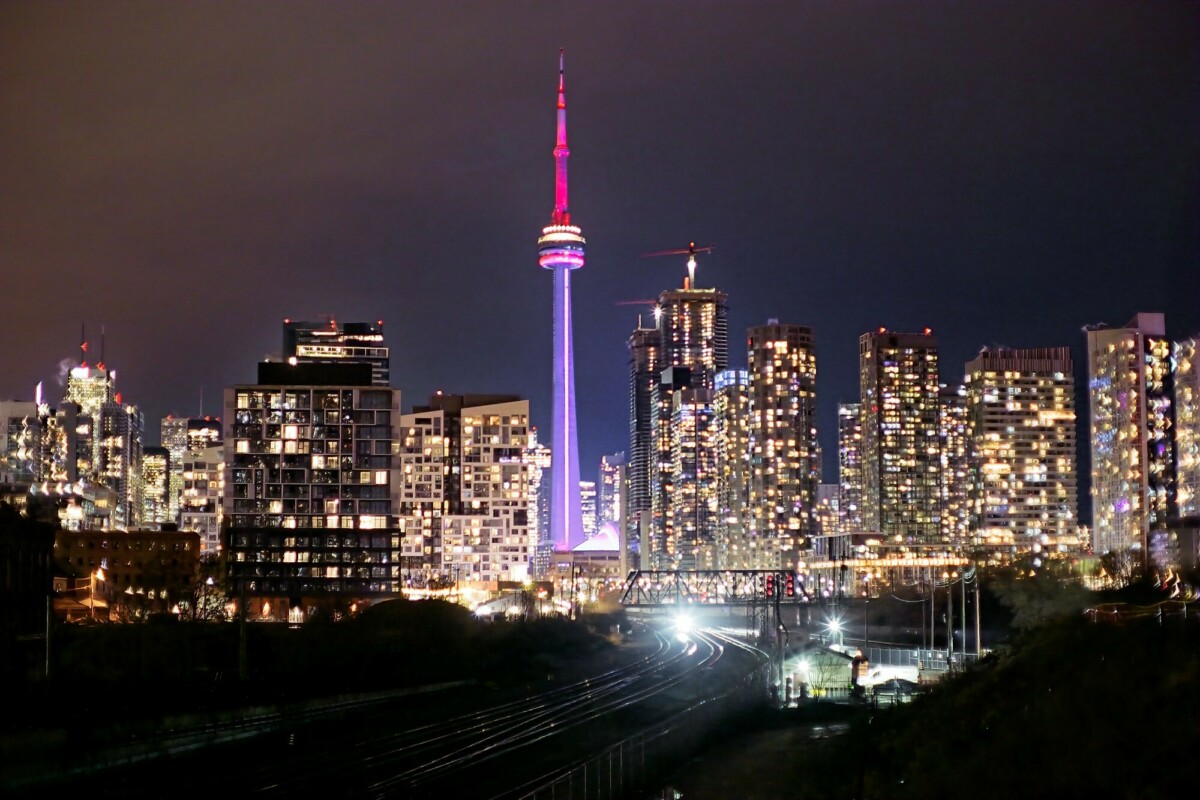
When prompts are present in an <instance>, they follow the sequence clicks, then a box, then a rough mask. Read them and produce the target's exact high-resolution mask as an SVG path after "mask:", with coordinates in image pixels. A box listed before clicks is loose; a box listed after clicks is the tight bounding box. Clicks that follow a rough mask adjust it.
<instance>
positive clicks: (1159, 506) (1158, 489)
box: [1087, 314, 1176, 554]
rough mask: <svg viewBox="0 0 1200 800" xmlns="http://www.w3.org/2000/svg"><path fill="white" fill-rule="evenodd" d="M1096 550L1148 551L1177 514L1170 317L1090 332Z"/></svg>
mask: <svg viewBox="0 0 1200 800" xmlns="http://www.w3.org/2000/svg"><path fill="white" fill-rule="evenodd" d="M1087 348H1088V396H1089V400H1090V406H1091V444H1092V546H1093V549H1094V550H1095V552H1096V553H1098V554H1103V553H1108V552H1119V551H1125V550H1140V551H1142V552H1143V553H1145V552H1146V548H1147V545H1148V543H1149V542H1148V538H1149V532H1150V531H1151V530H1153V529H1156V528H1162V527H1163V526H1164V525H1166V522H1167V519H1168V518H1170V517H1171V516H1172V515H1173V514H1174V510H1175V486H1176V484H1175V446H1174V444H1175V443H1174V435H1173V431H1172V429H1173V427H1174V424H1175V409H1174V392H1173V386H1172V383H1173V375H1172V371H1171V343H1170V341H1168V340H1167V338H1166V322H1165V320H1164V318H1163V315H1162V314H1138V315H1137V316H1136V317H1134V318H1133V319H1132V320H1130V321H1129V323H1128V324H1127V325H1125V326H1124V327H1122V328H1092V329H1089V330H1088V331H1087Z"/></svg>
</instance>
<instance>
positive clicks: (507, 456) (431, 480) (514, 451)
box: [399, 394, 544, 588]
mask: <svg viewBox="0 0 1200 800" xmlns="http://www.w3.org/2000/svg"><path fill="white" fill-rule="evenodd" d="M399 433H400V447H399V453H400V467H401V470H402V471H403V474H404V482H403V485H402V488H401V493H400V514H401V519H400V523H401V525H402V527H403V530H404V562H405V563H404V570H405V579H406V582H407V583H409V584H410V585H413V586H427V585H435V584H436V583H437V582H439V581H443V582H444V581H446V580H454V581H457V582H459V583H461V582H463V581H465V582H467V584H468V585H474V586H480V587H482V586H483V584H495V582H497V581H522V580H524V579H525V578H527V577H529V575H530V566H531V563H532V561H533V555H534V548H535V544H536V542H535V536H536V533H535V530H534V529H533V528H532V527H531V520H530V513H529V512H530V507H531V490H530V467H529V464H528V451H529V436H530V434H529V401H528V400H523V399H521V398H519V397H514V396H511V395H447V394H436V395H434V396H433V397H431V398H430V400H429V404H428V405H425V406H417V407H415V408H414V409H413V410H412V412H411V413H409V414H405V415H404V416H402V417H401V418H400V431H399ZM543 477H544V476H543ZM492 588H494V586H493V587H492Z"/></svg>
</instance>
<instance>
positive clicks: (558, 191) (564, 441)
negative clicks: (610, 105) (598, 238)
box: [538, 50, 584, 550]
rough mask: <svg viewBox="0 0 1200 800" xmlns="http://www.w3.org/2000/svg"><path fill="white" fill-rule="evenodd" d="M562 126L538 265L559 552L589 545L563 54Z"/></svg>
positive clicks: (579, 259)
mask: <svg viewBox="0 0 1200 800" xmlns="http://www.w3.org/2000/svg"><path fill="white" fill-rule="evenodd" d="M557 116H558V125H557V135H556V136H555V139H554V211H553V212H552V213H551V215H550V224H549V225H547V226H546V227H545V228H543V229H542V236H541V238H539V239H538V265H539V266H541V267H542V268H543V269H548V270H551V271H552V272H553V273H554V395H553V408H552V411H551V419H552V421H553V424H552V431H551V442H550V447H551V456H550V458H551V461H550V538H551V540H552V541H553V542H554V547H555V549H556V550H570V549H571V548H572V547H574V546H575V545H577V544H580V543H581V542H583V539H584V536H583V512H582V508H581V504H580V497H579V435H578V433H577V431H576V428H575V363H574V358H573V350H572V344H571V272H572V271H573V270H576V269H579V268H580V267H582V266H583V262H584V257H583V248H584V238H583V231H582V230H580V229H579V228H578V227H577V226H575V225H572V224H571V212H570V208H569V206H568V204H567V157H568V156H570V155H571V151H570V150H569V149H568V148H567V95H566V85H565V83H564V80H563V51H562V50H559V51H558V111H557Z"/></svg>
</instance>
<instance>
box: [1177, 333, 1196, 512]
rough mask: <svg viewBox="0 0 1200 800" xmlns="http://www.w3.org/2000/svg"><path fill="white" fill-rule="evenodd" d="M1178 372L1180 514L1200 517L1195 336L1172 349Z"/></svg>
mask: <svg viewBox="0 0 1200 800" xmlns="http://www.w3.org/2000/svg"><path fill="white" fill-rule="evenodd" d="M1171 355H1172V363H1173V364H1174V372H1175V375H1174V377H1175V471H1176V482H1177V483H1176V485H1177V487H1178V488H1177V490H1176V496H1177V497H1178V504H1179V508H1178V512H1179V516H1180V517H1184V518H1190V517H1200V352H1197V340H1196V338H1195V337H1193V338H1190V339H1184V340H1182V341H1179V342H1176V343H1175V344H1174V345H1173V346H1172V349H1171Z"/></svg>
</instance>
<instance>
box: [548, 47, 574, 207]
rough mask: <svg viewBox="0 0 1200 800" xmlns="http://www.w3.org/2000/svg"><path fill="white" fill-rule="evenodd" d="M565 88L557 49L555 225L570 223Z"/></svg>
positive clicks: (561, 56) (561, 61) (560, 53)
mask: <svg viewBox="0 0 1200 800" xmlns="http://www.w3.org/2000/svg"><path fill="white" fill-rule="evenodd" d="M570 155H571V151H570V149H568V148H567V90H566V82H565V80H564V79H563V51H562V50H559V51H558V135H557V136H555V138H554V215H553V217H552V220H551V221H552V222H553V224H555V225H570V224H571V212H570V210H569V207H568V205H567V158H568V157H570Z"/></svg>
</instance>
